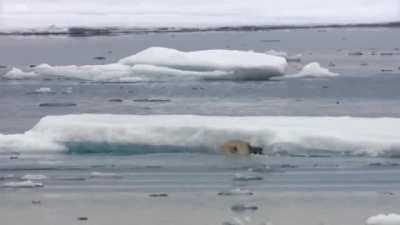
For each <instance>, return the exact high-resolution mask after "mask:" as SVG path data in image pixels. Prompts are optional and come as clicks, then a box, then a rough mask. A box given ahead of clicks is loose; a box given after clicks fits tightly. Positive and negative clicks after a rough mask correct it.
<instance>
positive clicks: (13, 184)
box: [3, 180, 43, 188]
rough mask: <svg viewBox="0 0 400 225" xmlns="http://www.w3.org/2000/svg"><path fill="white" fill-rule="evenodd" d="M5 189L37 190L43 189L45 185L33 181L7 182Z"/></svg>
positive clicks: (4, 185)
mask: <svg viewBox="0 0 400 225" xmlns="http://www.w3.org/2000/svg"><path fill="white" fill-rule="evenodd" d="M3 187H6V188H37V187H43V184H42V183H40V182H33V181H31V180H27V181H20V182H7V183H4V184H3Z"/></svg>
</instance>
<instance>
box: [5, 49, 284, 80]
mask: <svg viewBox="0 0 400 225" xmlns="http://www.w3.org/2000/svg"><path fill="white" fill-rule="evenodd" d="M286 67H287V61H286V59H285V58H283V57H279V56H273V55H268V54H265V53H258V52H253V51H238V50H220V49H214V50H202V51H192V52H183V51H178V50H176V49H170V48H163V47H151V48H148V49H145V50H143V51H141V52H138V53H137V54H134V55H132V56H129V57H126V58H123V59H121V60H119V61H118V62H116V63H112V64H105V65H83V66H77V65H68V66H50V65H48V64H41V65H38V66H36V67H35V68H33V69H32V70H33V71H34V72H32V73H34V74H35V76H36V75H41V76H58V77H67V78H74V79H83V80H91V81H121V82H138V81H148V80H171V79H179V80H181V79H203V80H267V79H269V78H271V77H274V76H281V75H283V74H284V72H285V69H286ZM17 70H18V69H17ZM19 72H22V73H25V72H23V71H19ZM26 78H32V77H26ZM9 79H11V76H9Z"/></svg>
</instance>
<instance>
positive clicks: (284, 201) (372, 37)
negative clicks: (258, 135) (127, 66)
mask: <svg viewBox="0 0 400 225" xmlns="http://www.w3.org/2000/svg"><path fill="white" fill-rule="evenodd" d="M399 36H400V30H398V29H386V28H382V29H380V28H377V29H370V28H368V29H327V30H318V29H312V30H281V31H269V32H268V31H263V32H205V33H179V34H168V33H164V34H148V35H145V34H141V35H126V36H107V37H84V38H72V37H66V36H58V37H56V36H42V37H20V36H19V37H18V36H7V37H5V36H2V37H0V65H1V66H3V65H4V66H6V67H7V68H3V67H0V74H4V73H5V72H6V71H8V70H9V69H11V67H12V66H18V67H20V68H23V69H27V68H30V67H31V65H32V66H33V65H37V64H39V63H50V64H55V65H67V64H76V65H82V64H97V63H99V61H100V63H110V62H114V61H116V60H118V59H120V58H122V57H125V56H128V55H131V54H133V53H136V52H137V51H140V50H143V49H145V48H147V47H150V46H165V47H172V48H177V49H180V50H198V49H213V48H227V49H241V50H249V49H254V50H257V51H267V50H270V49H275V50H281V51H285V52H288V53H289V54H302V55H303V56H302V61H301V62H300V63H296V62H292V63H290V66H289V69H288V70H289V72H298V71H300V69H301V68H302V66H303V65H306V64H308V63H309V62H314V61H316V62H319V63H321V65H322V66H323V67H327V68H329V69H330V70H331V71H333V72H336V73H340V76H338V77H334V78H330V79H289V80H274V81H262V82H259V81H258V82H252V81H249V82H233V81H228V82H205V81H202V82H200V81H185V82H177V81H173V82H146V83H96V82H88V81H78V80H66V79H53V80H33V81H24V80H23V81H9V80H1V81H0V105H1V110H0V133H21V132H24V131H26V130H28V129H30V128H31V127H33V126H34V125H35V124H36V123H37V122H38V120H39V119H40V118H42V117H43V116H45V115H59V114H71V113H113V114H201V115H235V116H241V115H272V116H273V115H285V116H365V117H398V116H399V115H400V107H399V105H400V104H399V103H400V94H399V92H398V91H397V90H398V87H399V86H400V78H399V70H398V67H399V66H400V63H399V58H400V55H399V51H398V50H397V48H399V47H400V46H398V44H399V43H398V41H397V40H398V39H399V38H398V37H399ZM21 43H23V44H21ZM354 52H361V53H362V55H359V54H356V55H354V54H352V53H354ZM388 52H390V53H393V54H392V55H387V54H382V53H388ZM96 57H105V58H102V59H101V60H99V58H97V59H96ZM382 70H384V71H382ZM40 88H50V89H46V90H51V92H41V93H40V94H38V93H35V92H36V90H39V89H40ZM41 90H44V89H41ZM67 103H73V104H76V105H74V106H71V105H72V104H67ZM40 104H50V105H53V107H40ZM67 105H69V106H67ZM328 156H329V155H328ZM399 164H400V161H398V159H396V158H392V159H389V158H370V157H338V156H330V157H317V158H311V157H287V156H286V157H284V156H273V157H266V156H257V157H251V158H237V157H227V156H221V155H217V154H210V153H204V154H197V153H170V154H149V155H111V154H97V155H96V154H81V155H76V154H53V155H43V154H40V155H26V154H21V155H17V154H12V155H1V156H0V185H4V184H6V183H10V182H14V183H17V184H18V183H20V182H25V184H29V183H28V182H27V181H31V182H33V183H42V184H43V187H2V188H0V200H1V204H0V218H2V219H1V220H2V223H1V224H3V222H4V224H6V225H14V224H24V223H28V222H29V223H30V224H49V225H50V224H80V223H86V224H111V223H112V224H132V223H133V222H134V223H135V224H136V223H140V224H144V225H158V224H174V225H184V224H194V225H196V224H199V225H200V224H201V225H204V224H223V223H224V222H226V224H228V223H231V224H241V223H243V224H257V225H258V224H262V223H264V224H268V223H269V222H271V223H272V224H282V225H298V224H315V225H321V224H333V225H336V224H337V225H342V224H349V225H350V224H351V225H355V224H360V225H361V224H364V223H365V220H366V219H367V218H368V217H370V216H373V215H377V214H380V213H385V214H388V213H392V212H398V210H399V207H400V205H399V195H400V193H399V192H398V190H399V188H400V179H399V177H400V176H399V175H400V174H399V173H400V172H399V171H400V170H399ZM237 174H242V175H246V176H249V177H251V176H253V177H261V178H262V179H254V180H251V179H247V180H246V179H235V176H236V175H237ZM242 177H243V176H242ZM33 178H46V179H40V180H38V179H36V180H35V179H33ZM20 184H21V183H20ZM22 184H24V183H22ZM14 186H18V185H14ZM33 186H34V185H33ZM238 188H240V189H238ZM235 190H242V191H244V192H246V191H248V192H250V193H253V195H218V193H220V192H224V193H233V192H235ZM236 192H237V191H236ZM152 194H153V195H156V196H161V195H162V196H164V197H150V195H152ZM165 194H166V195H167V196H166V197H165ZM240 204H243V205H245V206H257V207H258V210H245V211H243V212H238V211H232V209H231V208H232V207H233V206H235V205H236V206H237V205H240ZM149 209H151V210H149ZM86 217H87V220H86V221H85V220H83V219H84V218H86ZM80 218H81V219H82V220H81V219H80ZM115 218H118V219H115Z"/></svg>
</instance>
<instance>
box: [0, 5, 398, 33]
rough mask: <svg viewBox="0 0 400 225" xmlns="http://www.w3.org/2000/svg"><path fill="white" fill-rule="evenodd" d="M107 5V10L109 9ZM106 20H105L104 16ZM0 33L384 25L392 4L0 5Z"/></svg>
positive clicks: (393, 17)
mask: <svg viewBox="0 0 400 225" xmlns="http://www.w3.org/2000/svg"><path fill="white" fill-rule="evenodd" d="M111 2H112V4H111ZM105 15H106V16H105ZM0 18H1V20H0V21H1V23H0V25H1V26H0V33H21V34H35V33H42V34H49V33H50V34H51V33H65V34H85V33H90V34H100V35H101V34H108V33H110V32H127V31H130V30H132V31H141V30H143V31H169V30H173V31H176V30H182V29H185V28H190V29H191V30H193V29H213V28H218V27H224V28H225V29H226V28H227V27H228V28H229V27H232V28H234V27H244V29H245V28H246V27H248V26H256V27H264V26H266V27H280V26H313V25H345V24H371V23H387V22H393V21H398V20H399V13H398V1H397V0H385V1H376V0H353V1H345V0H336V1H319V0H302V1H295V0H280V1H279V2H277V1H271V0H247V1H232V0H219V1H212V0H204V1H201V4H199V1H196V0H185V1H183V0H168V1H165V0H147V1H141V0H114V1H110V0H86V1H80V0H40V1H26V0H2V1H1V2H0Z"/></svg>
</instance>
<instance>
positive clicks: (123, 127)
mask: <svg viewBox="0 0 400 225" xmlns="http://www.w3.org/2000/svg"><path fill="white" fill-rule="evenodd" d="M399 127H400V119H399V118H356V117H285V116H280V117H274V116H253V117H230V116H195V115H148V116H142V115H107V114H79V115H64V116H46V117H44V118H42V119H41V120H40V121H39V123H38V124H37V125H36V126H34V127H33V128H32V129H31V130H29V131H27V132H25V133H23V134H12V135H8V134H7V135H6V134H4V135H1V134H0V152H15V151H18V152H26V153H28V152H29V153H35V152H37V153H38V152H65V151H72V152H77V153H80V152H90V153H96V152H101V151H111V152H112V151H123V152H124V153H129V152H131V154H137V151H138V149H139V150H140V151H141V153H142V154H143V153H146V151H149V153H152V152H154V149H155V148H156V147H157V146H158V147H160V148H159V149H161V151H168V150H171V149H172V150H174V151H175V150H177V149H184V150H185V151H190V150H192V149H193V150H196V151H198V150H200V151H204V152H207V151H213V150H214V151H218V150H219V148H220V146H221V145H222V144H223V143H224V142H226V141H228V140H238V139H239V140H243V141H247V142H249V143H250V144H251V145H252V146H259V147H262V148H263V149H264V153H266V154H269V153H271V154H274V153H279V152H284V153H289V154H290V153H294V154H296V153H298V152H299V151H304V152H309V151H310V152H315V151H323V152H325V153H332V154H341V155H366V154H368V155H370V156H385V157H396V156H399V155H400V133H399V132H398V128H399ZM121 149H122V150H121ZM175 152H176V151H175Z"/></svg>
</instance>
